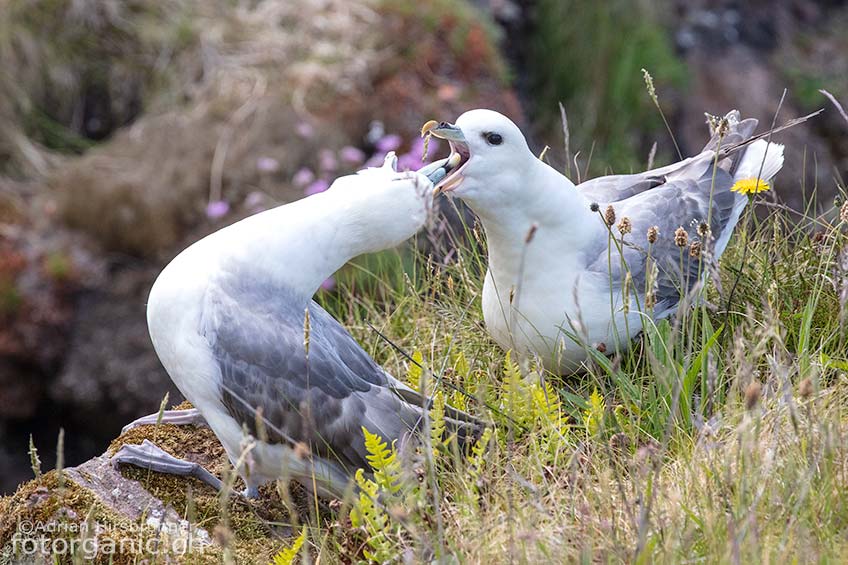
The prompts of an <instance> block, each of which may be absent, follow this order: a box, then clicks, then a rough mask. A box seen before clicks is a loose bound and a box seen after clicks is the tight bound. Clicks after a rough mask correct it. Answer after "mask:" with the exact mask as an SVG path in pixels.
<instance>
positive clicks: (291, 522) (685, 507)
mask: <svg viewBox="0 0 848 565" xmlns="http://www.w3.org/2000/svg"><path fill="white" fill-rule="evenodd" d="M758 198H763V196H762V195H761V196H759V197H758ZM810 209H814V208H812V205H811V208H810ZM755 212H761V214H759V215H757V214H755ZM835 212H836V210H831V211H830V212H829V214H826V215H823V216H813V215H812V214H809V213H808V214H798V213H794V212H791V211H788V210H785V209H783V208H781V207H779V206H774V205H768V204H766V200H765V199H764V200H763V201H762V203H761V204H760V205H759V206H751V207H749V208H748V211H747V212H746V216H745V217H744V218H743V221H742V222H741V224H740V227H739V228H738V230H737V232H736V234H735V236H734V238H733V240H732V243H731V245H730V247H729V248H728V250H727V251H726V253H725V254H724V256H723V257H722V260H721V263H720V265H718V266H717V268H716V269H710V272H711V273H712V274H711V276H710V277H709V278H708V281H709V283H708V286H707V290H706V302H705V303H703V304H701V305H699V306H696V307H689V308H684V309H682V310H681V312H680V314H679V315H678V316H677V317H675V318H673V319H671V320H669V321H667V322H661V323H658V324H656V325H652V326H648V329H647V330H646V331H645V333H644V335H643V336H642V337H641V338H640V339H638V340H637V341H636V342H635V343H634V346H633V348H632V349H631V350H630V351H628V352H627V353H625V354H622V355H621V356H620V357H616V358H613V359H607V358H606V357H605V356H603V355H601V354H600V353H597V352H596V353H595V354H594V355H593V359H592V362H591V363H590V364H589V365H588V367H587V370H586V372H585V373H584V374H581V375H577V376H571V377H559V376H556V375H552V374H549V373H546V372H544V371H543V370H541V369H540V368H539V367H538V366H537V364H536V363H534V361H533V360H532V359H523V358H521V357H520V356H517V355H516V354H515V353H512V352H504V351H503V350H501V349H500V348H499V347H498V346H497V345H496V344H494V343H493V342H492V341H491V340H490V339H489V338H488V335H487V334H486V332H485V331H484V328H483V327H482V322H481V320H482V314H481V311H480V296H481V292H482V274H483V272H484V270H485V243H484V240H483V238H482V237H481V232H480V230H479V227H477V226H471V227H466V228H465V229H463V230H462V233H460V234H448V235H447V237H448V238H449V239H454V240H455V241H454V244H455V247H456V251H455V253H454V254H452V255H451V256H450V260H448V261H441V262H439V261H435V260H434V259H432V255H430V254H429V251H431V250H432V245H431V244H430V243H424V242H425V241H427V240H428V238H421V239H420V240H419V244H420V245H421V247H420V248H412V249H410V248H404V249H401V250H394V251H387V252H383V253H380V254H377V255H372V256H368V257H363V258H360V259H359V260H357V261H355V262H354V263H353V264H351V265H350V266H348V267H347V268H346V269H345V270H343V271H342V272H341V273H340V274H339V275H338V276H337V290H336V291H335V292H331V293H324V294H322V295H321V296H320V297H319V299H320V301H321V302H322V303H323V304H324V305H325V306H326V307H327V308H328V309H329V310H330V311H331V312H332V313H333V315H335V316H336V317H338V318H339V319H340V320H341V321H342V323H343V324H344V325H345V326H346V327H347V328H349V329H350V330H351V331H352V333H353V334H354V336H355V337H356V338H357V339H358V340H359V342H360V343H362V344H363V346H364V347H365V349H366V350H367V351H368V352H369V353H370V354H372V355H373V356H374V357H375V358H376V359H377V360H378V362H380V363H381V364H383V365H384V366H385V367H386V368H387V369H388V370H389V371H390V372H392V373H393V374H395V375H397V376H398V377H400V378H405V379H406V380H407V381H408V382H410V384H412V385H414V386H419V385H420V384H421V383H422V382H423V383H424V385H425V387H426V388H427V390H428V391H430V392H431V393H434V396H435V406H434V408H433V410H432V411H431V413H430V423H431V426H432V428H434V429H435V430H437V431H436V433H427V434H424V437H425V440H426V441H425V443H424V445H423V446H422V447H421V448H420V449H419V451H418V453H417V454H414V455H412V456H407V455H401V454H396V453H395V451H394V450H393V449H392V447H391V446H389V445H387V444H385V443H384V442H381V440H380V439H379V438H376V437H370V438H369V444H368V445H369V446H370V447H369V449H371V450H372V455H373V456H372V458H371V460H372V462H373V465H374V467H375V470H376V471H378V472H377V473H375V474H374V476H373V478H371V479H369V478H366V477H364V476H360V477H359V479H358V483H359V485H360V492H359V494H358V497H357V496H354V497H351V498H350V499H349V500H346V501H344V502H343V503H342V505H341V506H340V507H339V506H335V507H333V508H334V509H331V508H329V507H327V506H325V505H324V504H323V503H322V504H321V505H320V507H321V508H320V509H319V505H318V503H315V504H313V503H312V502H310V501H309V500H308V499H306V500H302V499H301V501H300V503H299V504H296V507H297V511H296V512H294V513H290V512H288V511H287V510H286V509H287V508H290V506H289V505H288V504H287V503H286V500H285V499H286V497H285V496H283V494H281V493H284V492H285V490H286V489H285V488H278V489H276V491H274V489H273V488H272V487H271V488H269V489H265V491H263V498H262V502H261V504H260V506H257V507H256V508H253V509H251V508H247V507H244V508H242V506H244V504H243V503H242V504H239V505H233V506H231V507H229V508H230V509H229V510H226V511H225V510H222V509H226V508H228V507H227V506H226V505H220V504H219V501H218V497H217V496H216V495H215V494H214V493H211V492H205V491H204V490H203V487H201V486H198V485H194V489H193V493H194V494H193V495H187V493H186V492H185V488H186V487H185V484H184V483H183V482H180V481H176V482H174V480H170V482H169V481H167V480H164V479H162V480H160V479H158V478H156V477H155V476H151V474H150V473H147V472H143V471H134V470H132V469H130V470H128V471H125V473H129V476H131V477H133V478H137V479H138V480H141V481H143V482H144V484H148V483H149V487H148V488H150V489H151V490H152V491H153V492H155V493H156V494H157V495H158V496H160V498H162V499H163V500H165V501H167V502H168V503H169V504H171V505H172V506H173V507H174V508H175V509H176V510H177V511H178V512H179V513H180V514H181V515H186V516H189V517H190V516H192V515H194V516H195V519H196V520H197V523H198V524H199V525H203V526H206V527H211V526H212V525H214V524H221V523H224V524H225V525H226V524H229V525H228V526H225V531H229V532H230V533H229V534H227V536H224V537H223V538H222V539H231V538H232V540H233V541H231V542H227V543H228V544H234V545H229V546H227V545H225V548H224V551H223V553H221V552H219V551H216V552H214V556H215V557H214V558H215V559H218V558H222V559H224V561H225V562H227V560H228V559H229V560H230V562H233V561H232V560H233V559H236V557H235V556H237V560H238V562H250V560H251V559H254V560H258V561H256V562H260V563H267V562H268V561H269V560H270V559H271V556H272V555H273V554H275V553H277V552H279V554H278V556H279V559H280V561H281V562H290V558H291V555H292V548H293V547H294V545H293V543H294V541H295V538H297V539H301V540H302V541H301V543H302V547H301V548H300V552H301V554H303V552H304V551H306V552H308V553H309V555H310V556H311V559H312V561H313V562H319V560H320V562H344V563H351V562H369V561H371V562H403V561H404V560H411V562H432V561H433V560H434V559H439V560H440V561H439V562H459V563H480V562H492V563H506V562H509V563H538V562H541V561H543V560H544V561H548V562H555V563H559V562H573V561H581V562H593V561H605V562H637V563H645V562H674V563H678V562H725V561H727V562H749V561H767V562H774V561H783V560H791V561H793V562H795V561H800V562H828V561H842V560H844V558H845V557H846V556H848V537H846V534H848V497H846V496H845V495H844V493H845V492H846V487H848V447H846V445H848V444H846V441H845V436H846V434H848V378H846V372H848V359H846V353H845V352H846V348H845V346H846V332H845V326H844V322H845V304H844V296H845V295H844V294H842V295H841V294H840V293H842V292H843V290H844V288H845V285H846V284H848V283H846V279H848V222H847V221H845V220H840V219H839V218H838V217H836V214H835ZM845 217H846V218H848V209H846V212H845ZM636 235H637V234H633V236H634V237H635V236H636ZM432 240H433V238H430V241H432ZM425 248H426V249H427V253H425V251H424V249H425ZM840 296H842V297H843V298H842V300H843V302H840ZM372 325H373V326H374V327H375V328H376V329H378V330H379V331H380V332H381V333H383V334H385V335H386V336H388V337H389V338H390V339H391V340H392V341H394V342H395V343H396V344H397V345H398V346H399V348H400V349H402V350H404V351H405V352H406V353H408V354H409V355H410V356H411V357H413V358H414V359H416V360H417V361H418V362H420V364H421V365H423V366H424V368H425V369H424V370H421V369H419V368H417V366H416V364H415V363H412V362H410V360H409V358H408V357H407V356H406V355H405V354H404V353H402V352H401V351H399V350H398V349H395V348H393V347H391V346H389V345H388V344H387V343H386V342H385V341H384V340H383V339H382V338H380V337H379V336H378V335H377V333H376V332H375V331H374V330H373V329H372V328H371V326H372ZM457 388H461V389H463V390H465V391H467V392H468V393H469V395H465V394H463V393H460V392H457ZM445 403H449V404H452V405H455V406H457V407H460V408H463V409H465V410H468V411H469V412H472V413H475V414H477V415H480V416H481V417H483V418H485V419H486V420H487V421H489V422H490V424H489V427H488V431H487V432H486V433H485V434H484V437H483V438H482V439H480V440H478V441H477V443H476V444H475V445H474V446H473V449H471V450H470V451H469V452H467V453H460V452H458V451H457V450H456V449H455V448H454V446H453V444H452V443H451V442H449V441H446V439H445V438H444V437H443V436H442V435H441V434H440V433H438V431H439V430H440V429H441V425H442V424H443V423H444V420H443V410H442V407H443V405H444V404H445ZM177 432H179V433H180V434H184V433H189V434H190V435H189V436H174V439H173V440H172V441H171V440H169V438H170V437H171V436H170V435H169V434H171V433H177ZM150 433H151V432H150V430H145V429H144V428H139V429H138V430H134V431H132V432H130V435H132V434H136V435H137V436H138V437H137V438H136V440H135V441H140V439H141V438H142V437H149V436H150ZM198 433H199V432H198V431H194V432H192V431H191V430H177V431H173V430H172V431H167V430H164V428H163V430H160V431H159V432H158V435H157V432H156V431H155V430H154V431H153V434H154V435H153V437H154V439H155V440H156V441H157V443H159V444H160V445H161V446H164V448H166V449H169V450H173V451H174V453H176V454H177V455H182V454H183V451H185V450H188V451H192V449H193V448H191V447H188V446H190V444H192V442H195V443H196V441H200V440H198V439H197V438H199V437H200V436H199V435H197V434H198ZM191 434H194V435H191ZM207 436H208V437H207ZM207 436H204V438H205V439H203V441H212V440H213V439H214V438H211V434H207ZM191 438H193V439H191ZM120 441H130V440H129V439H128V437H124V438H123V439H121V440H120ZM169 441H170V443H169ZM363 441H365V437H363ZM194 451H198V450H196V449H195V450H194ZM200 451H204V452H205V451H206V449H203V450H200ZM210 453H211V454H212V456H213V457H214V458H215V461H218V464H223V465H225V461H224V459H223V455H222V453H221V450H220V446H216V447H215V448H214V449H212V450H211V451H210ZM404 457H411V458H409V459H404ZM225 466H226V465H225ZM219 471H220V469H218V470H217V471H216V472H219ZM133 473H135V474H133ZM154 475H155V474H154ZM54 476H55V473H48V474H45V475H44V476H43V477H42V479H41V481H42V482H44V481H47V480H48V479H49V480H53V479H51V477H54ZM45 477H46V478H45ZM37 482H38V481H35V482H33V483H31V484H30V485H34V484H35V483H37ZM27 488H29V489H30V490H32V488H36V487H34V486H27V487H22V489H23V490H22V491H21V493H23V494H21V495H20V496H24V495H25V494H26V492H28V491H27V490H26V489H27ZM48 488H49V489H52V488H53V487H50V486H49V485H48ZM207 490H208V489H207ZM51 492H52V491H51ZM16 496H17V495H16ZM301 496H302V495H301ZM25 498H26V497H25V496H24V499H25ZM10 500H11V499H4V501H0V509H2V506H3V504H4V503H5V504H7V505H8V504H13V502H10ZM79 500H80V501H82V502H80V504H81V506H79V507H78V508H77V513H78V514H79V515H86V514H87V512H89V510H87V509H86V506H85V504H83V503H84V502H85V500H83V499H82V498H80V499H79ZM234 502H235V501H234ZM87 504H89V506H90V505H91V502H90V501H89V502H88V503H87ZM13 506H14V504H13ZM189 507H191V508H192V509H193V510H189ZM21 508H22V509H23V510H22V511H26V512H30V510H27V508H28V507H27V506H26V505H21ZM74 508H76V507H74ZM234 509H235V510H234ZM99 512H102V510H101V511H99ZM104 515H105V514H104ZM10 523H11V522H10ZM304 526H305V531H306V534H305V536H304V537H303V538H300V537H299V536H298V534H301V533H302V532H303V531H304V530H303V527H304ZM280 527H283V529H284V531H288V532H291V539H287V540H286V539H282V540H281V539H279V538H276V537H275V536H274V535H272V534H271V533H270V532H271V531H272V530H275V529H279V528H280ZM219 529H220V528H219V527H216V528H215V531H216V532H217V533H216V535H219ZM287 550H288V551H287ZM293 552H294V553H297V552H298V550H297V549H294V550H293ZM211 555H213V554H209V555H206V556H205V557H202V558H201V557H198V562H200V561H201V560H204V559H209V558H210V556H211ZM228 556H229V557H228ZM301 562H307V561H304V560H302V561H301Z"/></svg>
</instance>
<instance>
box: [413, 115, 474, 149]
mask: <svg viewBox="0 0 848 565" xmlns="http://www.w3.org/2000/svg"><path fill="white" fill-rule="evenodd" d="M428 133H429V134H430V135H432V136H433V137H438V138H439V139H446V140H448V141H454V142H457V143H468V142H467V141H465V134H464V133H462V130H461V129H459V128H458V127H456V126H455V125H453V124H449V123H447V122H437V121H436V120H430V121H429V122H427V123H426V124H424V125H423V126H422V127H421V135H422V136H424V135H427V134H428Z"/></svg>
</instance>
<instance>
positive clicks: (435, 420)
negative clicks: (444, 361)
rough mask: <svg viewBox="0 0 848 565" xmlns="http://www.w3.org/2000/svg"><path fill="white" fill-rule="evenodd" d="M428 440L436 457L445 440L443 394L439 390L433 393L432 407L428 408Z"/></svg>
mask: <svg viewBox="0 0 848 565" xmlns="http://www.w3.org/2000/svg"><path fill="white" fill-rule="evenodd" d="M430 442H431V443H432V445H433V457H438V455H439V453H440V452H441V450H442V448H443V447H444V445H445V443H446V442H447V438H446V437H445V396H444V395H443V394H442V393H441V391H438V392H436V394H435V395H433V407H432V408H430Z"/></svg>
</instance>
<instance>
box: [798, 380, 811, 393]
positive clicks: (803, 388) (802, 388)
mask: <svg viewBox="0 0 848 565" xmlns="http://www.w3.org/2000/svg"><path fill="white" fill-rule="evenodd" d="M798 393H799V394H800V395H801V398H810V397H811V396H812V395H813V381H812V380H810V378H809V377H807V378H806V379H804V380H803V381H801V384H800V385H798Z"/></svg>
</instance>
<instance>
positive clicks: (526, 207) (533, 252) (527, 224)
mask: <svg viewBox="0 0 848 565" xmlns="http://www.w3.org/2000/svg"><path fill="white" fill-rule="evenodd" d="M522 184H523V186H522V195H521V198H520V199H516V201H515V202H510V203H509V204H508V205H505V206H503V207H502V208H499V209H494V208H488V207H487V208H485V209H481V210H477V209H475V212H476V213H477V215H478V216H479V217H480V220H481V222H482V223H483V228H484V229H485V231H486V239H487V242H488V250H489V270H490V271H491V273H492V275H493V277H494V278H495V281H496V282H497V283H499V284H500V285H504V286H505V287H508V286H510V285H513V284H515V279H516V278H517V277H518V276H519V275H520V273H519V271H520V270H521V269H522V267H523V268H524V269H525V270H527V271H528V272H531V271H535V270H537V269H538V268H539V266H535V265H534V263H536V262H538V261H545V262H548V263H549V262H551V261H554V262H557V264H563V265H565V264H566V263H568V264H574V263H575V262H579V260H580V258H581V257H582V253H581V250H582V249H585V248H586V245H587V243H588V242H591V241H593V240H594V239H595V238H597V237H599V236H600V235H602V232H603V231H604V229H605V228H604V227H603V225H602V223H601V221H600V219H599V218H598V217H597V214H596V213H594V212H592V211H591V210H590V208H589V205H590V202H589V201H588V200H587V199H586V198H585V197H584V196H583V195H582V194H580V192H579V191H578V190H577V188H576V187H575V186H574V184H573V183H572V182H571V181H570V180H568V179H567V178H566V177H564V176H563V175H561V174H560V173H559V172H557V171H556V170H554V169H553V168H551V167H550V166H548V165H547V164H545V163H543V162H542V161H538V165H537V166H534V167H533V168H532V170H531V173H530V174H529V175H527V178H526V183H522ZM472 209H474V206H473V205H472ZM534 226H535V227H534ZM531 231H532V234H531Z"/></svg>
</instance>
